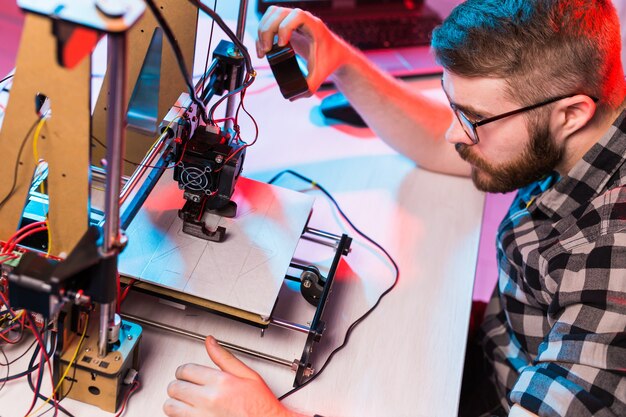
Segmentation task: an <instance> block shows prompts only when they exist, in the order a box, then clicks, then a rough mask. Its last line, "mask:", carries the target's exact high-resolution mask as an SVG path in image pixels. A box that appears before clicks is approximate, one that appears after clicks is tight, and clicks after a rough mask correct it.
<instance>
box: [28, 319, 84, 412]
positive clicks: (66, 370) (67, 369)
mask: <svg viewBox="0 0 626 417" xmlns="http://www.w3.org/2000/svg"><path fill="white" fill-rule="evenodd" d="M88 326H89V314H87V319H86V320H85V328H84V329H83V334H82V335H81V336H80V341H79V342H78V346H76V350H75V351H74V355H72V359H71V360H70V363H68V364H67V368H65V372H63V375H62V376H61V379H59V382H58V383H57V386H56V387H54V391H52V395H50V397H48V398H47V399H46V401H45V402H44V403H43V404H41V405H40V406H39V408H37V409H36V410H35V411H33V412H32V413H30V414H29V415H27V416H26V417H31V416H32V415H33V414H36V413H37V412H38V411H39V410H41V409H42V408H43V407H44V406H45V405H46V404H48V403H49V402H50V398H52V397H54V394H56V393H57V391H58V390H59V388H60V387H61V384H63V381H64V380H65V377H66V376H67V374H68V373H69V372H70V368H71V367H72V364H73V363H74V361H75V360H76V357H77V356H78V352H79V351H80V347H81V346H82V344H83V340H84V339H85V335H86V334H87V327H88Z"/></svg>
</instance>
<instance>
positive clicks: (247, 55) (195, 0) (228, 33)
mask: <svg viewBox="0 0 626 417" xmlns="http://www.w3.org/2000/svg"><path fill="white" fill-rule="evenodd" d="M148 1H152V0H148ZM188 1H189V3H191V4H193V5H194V6H196V7H197V8H198V9H200V10H202V11H203V12H204V13H206V14H208V15H209V16H210V17H211V19H213V20H214V21H215V22H216V23H217V25H218V26H219V27H220V28H221V29H222V30H223V31H224V33H225V34H226V36H228V37H229V38H230V40H231V41H233V43H234V44H235V46H237V49H239V51H240V52H241V54H242V55H243V59H244V61H245V63H246V69H247V71H248V72H249V73H253V72H254V68H253V67H252V59H251V58H250V53H249V52H248V49H247V48H246V47H245V46H244V44H243V43H242V42H241V40H240V39H239V38H238V37H237V35H235V34H234V33H233V31H232V30H231V29H230V28H229V27H228V25H227V24H226V23H224V20H222V18H221V17H220V16H219V15H218V14H217V13H215V11H214V10H211V9H210V8H209V7H207V6H205V5H204V4H202V3H201V2H199V1H198V0H188Z"/></svg>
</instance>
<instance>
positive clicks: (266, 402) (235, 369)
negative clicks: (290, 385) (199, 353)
mask: <svg viewBox="0 0 626 417" xmlns="http://www.w3.org/2000/svg"><path fill="white" fill-rule="evenodd" d="M205 344H206V350H207V352H208V354H209V356H210V357H211V360H213V362H214V363H215V364H216V365H217V366H218V367H219V368H220V369H221V371H220V370H217V369H213V368H209V367H207V366H203V365H197V364H192V363H188V364H185V365H181V366H179V367H178V369H176V380H175V381H172V382H171V383H170V384H169V386H168V387H167V394H168V395H169V396H170V398H168V399H167V400H166V401H165V404H163V411H165V414H166V415H168V416H170V417H177V416H184V417H213V416H216V417H217V416H219V417H226V416H241V417H243V416H264V417H266V416H276V417H283V416H295V415H297V414H296V413H292V412H290V411H289V410H287V409H286V408H285V407H284V406H283V405H282V404H281V403H280V402H279V401H278V400H277V399H276V397H275V396H274V394H272V392H271V391H270V389H269V388H268V386H267V385H266V384H265V382H264V381H263V379H262V378H261V377H260V376H259V374H257V373H256V372H254V371H253V370H252V369H250V368H248V367H247V366H246V365H244V364H243V363H242V362H241V361H240V360H239V359H237V358H235V357H234V356H233V355H232V354H231V353H230V352H228V351H227V350H225V349H224V348H222V347H221V346H219V345H218V344H217V341H216V340H215V339H214V338H213V337H212V336H209V337H207V339H206V343H205Z"/></svg>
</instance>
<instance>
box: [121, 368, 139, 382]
mask: <svg viewBox="0 0 626 417" xmlns="http://www.w3.org/2000/svg"><path fill="white" fill-rule="evenodd" d="M138 375H139V372H138V371H137V370H136V369H133V368H130V369H129V370H128V372H126V376H125V377H124V385H131V384H132V383H134V382H135V381H136V380H137V376H138Z"/></svg>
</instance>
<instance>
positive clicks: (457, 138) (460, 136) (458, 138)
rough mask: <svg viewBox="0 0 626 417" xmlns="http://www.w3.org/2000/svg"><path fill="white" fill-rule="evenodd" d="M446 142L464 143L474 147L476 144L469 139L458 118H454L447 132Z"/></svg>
mask: <svg viewBox="0 0 626 417" xmlns="http://www.w3.org/2000/svg"><path fill="white" fill-rule="evenodd" d="M445 137H446V141H447V142H448V143H452V144H457V143H464V144H466V145H473V144H474V142H472V140H471V139H470V138H469V136H468V135H467V133H466V132H465V130H464V129H463V127H462V126H461V122H460V121H459V119H457V118H456V117H453V118H452V123H450V126H449V127H448V130H446V136H445Z"/></svg>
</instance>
